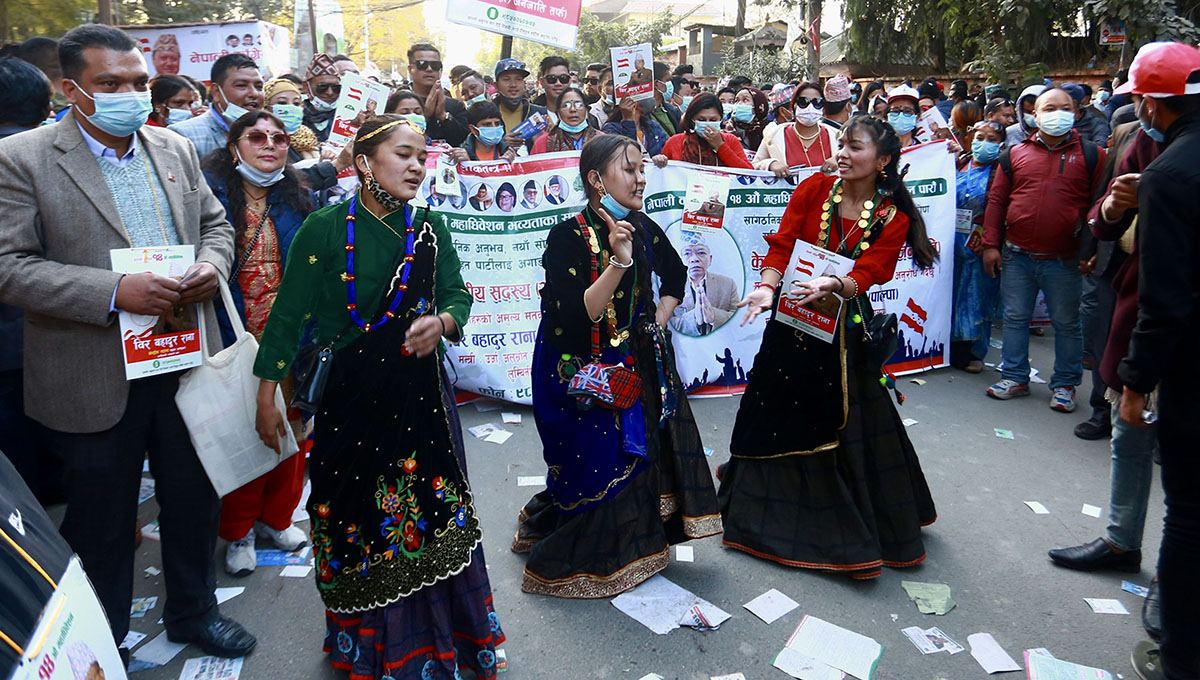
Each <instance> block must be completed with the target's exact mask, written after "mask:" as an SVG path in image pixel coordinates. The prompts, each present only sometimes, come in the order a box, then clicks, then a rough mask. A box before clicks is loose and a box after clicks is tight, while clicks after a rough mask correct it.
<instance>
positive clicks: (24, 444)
mask: <svg viewBox="0 0 1200 680" xmlns="http://www.w3.org/2000/svg"><path fill="white" fill-rule="evenodd" d="M23 375H24V374H23V372H22V371H21V369H19V368H18V369H16V370H11V371H0V432H2V433H4V438H3V441H0V446H3V447H4V454H5V455H6V456H8V459H9V461H11V462H12V464H13V467H15V468H16V469H17V472H19V473H20V474H21V478H22V479H23V480H25V484H26V485H27V486H28V487H29V489H30V490H31V491H33V494H34V496H36V497H37V499H38V502H39V503H41V504H42V505H43V506H46V507H49V506H51V505H54V504H56V503H61V502H63V500H64V494H63V483H62V469H63V464H62V457H61V456H59V455H58V452H57V451H55V450H54V448H53V447H51V446H50V432H49V430H47V429H46V428H45V427H43V426H42V424H41V423H39V422H37V421H35V420H33V419H32V418H30V417H29V416H26V415H25V397H24V393H23V391H24V389H25V386H24V383H25V381H24V379H23Z"/></svg>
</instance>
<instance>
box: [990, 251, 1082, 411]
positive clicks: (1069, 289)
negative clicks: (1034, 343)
mask: <svg viewBox="0 0 1200 680" xmlns="http://www.w3.org/2000/svg"><path fill="white" fill-rule="evenodd" d="M1001 258H1002V262H1003V265H1002V266H1003V269H1002V271H1001V273H1000V299H1001V300H1002V301H1003V302H1004V333H1003V336H1002V337H1003V339H1004V348H1003V349H1001V350H1000V356H1001V358H1003V360H1004V370H1003V372H1002V373H1001V376H1002V377H1004V378H1005V379H1007V380H1012V381H1014V382H1018V383H1023V384H1028V383H1029V322H1030V321H1032V320H1033V307H1034V304H1035V303H1036V302H1037V294H1038V289H1039V288H1040V289H1041V290H1042V291H1043V292H1045V293H1046V307H1047V309H1048V311H1049V312H1050V321H1051V323H1053V325H1054V375H1052V376H1051V377H1050V388H1051V389H1053V388H1055V387H1075V386H1076V385H1079V384H1080V383H1081V382H1083V334H1082V333H1081V332H1080V329H1079V297H1080V294H1081V286H1082V279H1083V275H1081V274H1080V273H1079V267H1077V266H1076V262H1075V261H1074V260H1071V259H1066V260H1035V259H1033V258H1031V257H1029V256H1028V255H1025V254H1024V253H1017V252H1014V251H1013V250H1012V249H1011V248H1009V247H1008V246H1004V248H1003V250H1002V251H1001Z"/></svg>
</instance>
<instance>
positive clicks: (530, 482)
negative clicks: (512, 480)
mask: <svg viewBox="0 0 1200 680" xmlns="http://www.w3.org/2000/svg"><path fill="white" fill-rule="evenodd" d="M545 485H546V478H545V477H543V476H541V475H530V476H528V477H517V486H545Z"/></svg>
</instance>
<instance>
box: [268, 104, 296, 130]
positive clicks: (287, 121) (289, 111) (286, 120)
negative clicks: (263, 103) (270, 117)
mask: <svg viewBox="0 0 1200 680" xmlns="http://www.w3.org/2000/svg"><path fill="white" fill-rule="evenodd" d="M271 110H272V111H274V112H275V115H276V116H279V120H282V121H283V129H284V130H286V131H287V133H288V134H289V135H290V134H293V133H294V132H296V130H299V129H300V123H302V122H303V121H304V108H303V107H300V106H295V105H293V104H276V105H275V106H272V107H271Z"/></svg>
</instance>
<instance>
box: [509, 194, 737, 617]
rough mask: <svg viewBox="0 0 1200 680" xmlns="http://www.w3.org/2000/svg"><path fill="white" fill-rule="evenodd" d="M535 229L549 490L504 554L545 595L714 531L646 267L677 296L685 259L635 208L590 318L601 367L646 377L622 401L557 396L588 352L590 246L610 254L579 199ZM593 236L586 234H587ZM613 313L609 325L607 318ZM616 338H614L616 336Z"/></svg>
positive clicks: (587, 586) (596, 591)
mask: <svg viewBox="0 0 1200 680" xmlns="http://www.w3.org/2000/svg"><path fill="white" fill-rule="evenodd" d="M582 216H583V220H584V221H585V223H586V225H587V229H584V228H583V225H581V224H580V223H579V221H577V219H576V218H572V219H570V220H567V221H566V222H563V223H561V224H559V225H558V226H556V227H554V228H553V229H552V230H551V231H550V234H549V236H548V237H547V239H546V252H545V253H544V254H543V256H542V265H543V266H544V267H545V269H546V286H545V287H544V288H543V289H542V323H541V325H540V326H539V328H538V334H537V340H536V346H535V349H534V354H533V412H534V419H535V421H536V423H537V428H538V434H540V435H541V438H542V446H543V447H544V451H543V456H544V458H545V460H546V467H547V468H548V472H547V475H546V490H545V491H544V492H542V493H539V494H538V495H536V496H534V497H533V499H532V500H530V501H529V503H527V504H526V505H525V507H524V508H522V510H521V513H520V517H519V521H520V529H519V530H518V532H517V536H516V539H515V540H514V542H513V551H514V552H528V553H529V561H528V562H527V564H526V566H525V578H524V581H523V583H522V584H521V589H522V590H524V591H525V592H529V593H539V594H543V595H553V596H556V597H574V598H599V597H609V596H612V595H616V594H618V593H621V592H623V591H625V590H628V589H630V588H632V587H634V586H636V585H637V584H639V583H641V582H642V581H644V580H646V579H648V578H650V577H651V576H653V575H654V574H656V573H657V572H659V571H661V570H662V569H663V568H665V567H666V566H667V557H668V546H669V545H671V544H673V543H679V542H682V541H686V540H689V539H693V538H703V537H705V536H712V535H714V534H717V533H719V532H720V531H721V518H720V516H719V515H718V513H717V507H716V494H715V492H714V489H713V483H712V473H711V472H710V470H709V467H708V462H707V459H706V458H705V456H704V448H703V446H702V444H701V442H700V432H699V430H698V429H697V428H696V422H695V419H694V418H693V416H692V410H691V407H690V406H689V405H688V401H687V397H686V396H685V395H684V392H683V385H682V384H681V383H680V381H679V377H678V374H677V373H676V371H675V358H674V354H673V352H672V350H671V343H670V341H669V338H668V337H667V336H666V334H665V332H664V331H662V330H661V329H659V328H658V327H657V326H656V325H655V324H654V313H655V309H656V302H655V299H654V295H653V289H652V286H651V274H652V273H653V274H656V275H657V276H658V278H659V291H660V294H661V295H670V296H673V297H676V298H679V299H682V298H683V290H684V284H685V281H686V278H687V269H686V268H685V267H684V265H683V262H682V261H681V260H680V259H679V255H678V254H677V253H676V252H675V250H674V248H672V247H671V244H670V242H669V241H668V240H667V237H666V235H665V234H664V233H663V231H662V229H661V228H660V227H659V226H658V225H657V224H655V223H654V222H653V221H652V220H650V219H649V218H647V217H645V216H644V215H641V213H634V214H632V215H631V216H630V217H629V219H630V220H632V221H633V223H634V224H635V225H638V226H637V230H636V232H635V236H634V243H633V250H634V266H633V267H632V268H631V269H629V270H628V271H627V272H626V273H625V276H624V277H622V279H621V283H620V285H619V286H618V287H617V290H616V292H615V293H614V295H613V298H612V304H611V306H609V307H608V309H607V310H606V312H605V314H604V315H602V316H601V320H600V322H599V324H598V330H599V338H600V342H601V346H602V348H603V349H602V351H601V353H600V356H599V357H598V358H599V359H600V360H602V361H603V362H604V363H607V364H619V363H626V364H627V365H630V366H631V367H632V368H633V370H634V371H636V372H637V374H638V375H640V376H641V377H642V379H643V384H642V391H641V398H640V399H639V400H638V401H637V403H636V404H634V406H632V407H631V408H629V409H627V410H625V411H619V412H618V411H612V410H607V409H603V408H599V407H595V408H591V409H590V410H584V409H581V408H580V406H579V405H578V403H577V401H576V398H575V397H574V396H571V395H569V394H568V393H567V386H568V383H569V381H570V378H571V376H573V375H574V374H575V373H576V372H577V371H579V369H580V368H582V367H583V366H584V365H585V364H587V363H588V362H590V361H592V358H593V334H592V331H593V328H595V327H596V326H597V324H594V323H593V322H592V320H591V318H590V317H589V315H588V312H587V308H586V307H585V306H584V303H583V293H584V291H585V290H586V289H587V288H588V286H590V285H591V283H592V281H593V278H592V276H593V273H594V274H595V275H597V276H598V275H599V273H598V272H595V271H594V270H593V267H592V261H593V255H594V256H595V259H596V260H597V261H598V267H597V268H599V269H602V268H603V267H604V266H606V265H607V258H608V254H609V246H608V229H607V227H605V226H604V223H603V221H602V220H601V219H600V218H599V216H597V215H596V214H595V213H594V212H592V210H591V209H590V208H587V209H585V210H584V212H583V213H582ZM589 233H590V234H591V235H592V236H593V237H594V239H595V240H594V241H592V240H591V239H589V238H588V234H589ZM610 321H611V323H610ZM614 340H615V343H616V344H615V345H614Z"/></svg>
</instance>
